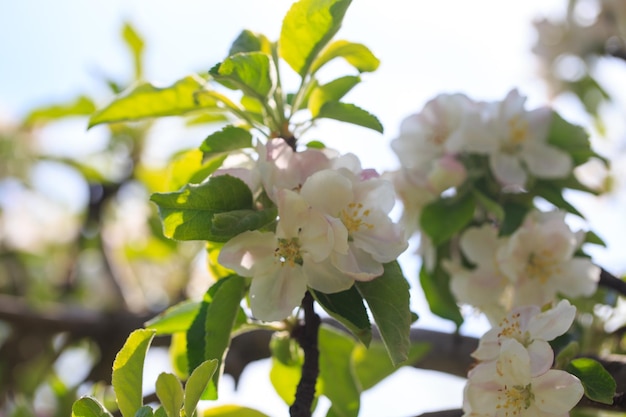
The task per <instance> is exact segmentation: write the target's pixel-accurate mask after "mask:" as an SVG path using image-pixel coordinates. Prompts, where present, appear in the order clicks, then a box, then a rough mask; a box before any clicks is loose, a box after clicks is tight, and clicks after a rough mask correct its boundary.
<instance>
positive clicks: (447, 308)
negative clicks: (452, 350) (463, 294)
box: [420, 263, 463, 327]
mask: <svg viewBox="0 0 626 417" xmlns="http://www.w3.org/2000/svg"><path fill="white" fill-rule="evenodd" d="M420 284H421V286H422V290H423V291H424V296H425V297H426V301H428V306H429V308H430V311H432V312H433V313H434V314H436V315H438V316H439V317H443V318H444V319H448V320H452V321H453V322H454V323H455V324H456V326H457V327H459V326H461V324H463V316H462V315H461V313H460V312H459V307H458V305H457V304H456V299H455V298H454V296H453V295H452V293H451V292H450V276H449V275H448V274H447V273H446V272H445V271H444V270H443V268H442V267H441V265H440V264H439V263H437V266H436V267H435V269H434V271H432V272H430V271H428V270H427V268H426V267H425V266H424V265H422V268H421V269H420Z"/></svg>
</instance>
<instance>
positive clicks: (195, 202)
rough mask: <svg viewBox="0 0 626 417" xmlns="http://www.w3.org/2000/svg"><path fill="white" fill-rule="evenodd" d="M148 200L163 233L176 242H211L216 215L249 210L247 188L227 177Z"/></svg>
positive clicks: (213, 178)
mask: <svg viewBox="0 0 626 417" xmlns="http://www.w3.org/2000/svg"><path fill="white" fill-rule="evenodd" d="M150 199H151V200H152V201H153V202H155V203H156V204H157V205H158V207H159V215H160V216H161V220H162V221H163V233H164V234H165V236H167V237H169V238H171V239H177V240H214V236H213V235H212V234H211V227H212V226H211V224H212V221H213V216H214V215H215V214H216V213H224V212H228V211H233V210H242V209H252V192H251V191H250V188H248V186H247V185H246V184H245V183H244V182H243V181H241V180H240V179H238V178H235V177H232V176H230V175H219V176H217V177H211V178H209V180H208V181H207V182H204V183H202V184H199V185H195V184H189V185H187V186H185V187H184V188H183V189H182V190H181V191H177V192H173V193H155V194H153V195H152V197H151V198H150Z"/></svg>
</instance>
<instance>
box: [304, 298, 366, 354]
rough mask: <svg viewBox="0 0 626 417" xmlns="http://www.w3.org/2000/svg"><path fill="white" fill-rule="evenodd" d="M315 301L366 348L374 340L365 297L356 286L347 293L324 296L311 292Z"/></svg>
mask: <svg viewBox="0 0 626 417" xmlns="http://www.w3.org/2000/svg"><path fill="white" fill-rule="evenodd" d="M311 294H312V295H313V297H314V298H315V300H316V301H317V302H318V303H319V304H320V305H321V306H322V308H324V310H325V311H326V312H327V313H328V314H329V315H330V316H331V317H333V318H334V319H335V320H337V321H339V322H340V323H341V324H343V325H344V326H346V328H347V329H348V330H350V331H351V332H352V333H353V334H354V335H355V336H356V337H357V338H358V339H359V340H360V341H361V342H362V343H363V344H364V345H365V346H368V345H369V343H370V341H371V340H372V326H371V324H370V320H369V316H368V315H367V310H366V309H365V305H364V304H363V296H362V295H361V293H359V291H358V290H357V288H356V287H355V286H352V287H351V288H350V289H348V290H346V291H341V292H338V293H333V294H324V293H322V292H319V291H315V290H311Z"/></svg>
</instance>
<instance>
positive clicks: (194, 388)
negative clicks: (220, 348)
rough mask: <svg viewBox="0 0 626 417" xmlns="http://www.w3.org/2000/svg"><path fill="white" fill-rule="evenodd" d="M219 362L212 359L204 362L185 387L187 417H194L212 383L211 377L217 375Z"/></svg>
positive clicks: (194, 371)
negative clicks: (203, 394) (199, 403)
mask: <svg viewBox="0 0 626 417" xmlns="http://www.w3.org/2000/svg"><path fill="white" fill-rule="evenodd" d="M218 365H219V361H218V360H217V359H211V360H207V361H204V362H202V363H201V364H200V365H199V366H198V367H197V368H196V369H194V370H193V372H192V373H191V375H190V376H189V379H188V380H187V384H186V385H185V416H186V417H192V416H193V413H194V412H195V410H196V407H197V406H198V401H200V398H201V397H202V393H203V392H204V391H205V390H206V388H207V386H208V385H209V383H210V382H211V377H213V375H214V374H215V371H216V370H217V367H218Z"/></svg>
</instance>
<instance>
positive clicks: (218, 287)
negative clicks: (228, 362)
mask: <svg viewBox="0 0 626 417" xmlns="http://www.w3.org/2000/svg"><path fill="white" fill-rule="evenodd" d="M246 288H247V284H246V280H245V279H244V278H243V277H240V276H238V275H230V276H228V277H226V278H223V279H221V280H219V281H218V282H217V283H215V284H213V286H212V287H211V288H209V291H208V292H207V295H206V296H205V299H204V300H203V302H202V305H201V307H200V311H199V312H198V316H196V319H195V320H194V322H193V323H192V325H191V327H190V328H189V331H188V332H187V354H188V361H189V369H190V371H191V370H193V369H196V368H197V367H198V366H200V364H201V363H202V362H204V361H205V360H209V359H217V360H218V363H219V364H220V366H218V369H220V368H221V363H222V361H223V359H224V356H225V354H226V350H227V348H228V345H229V343H230V335H231V331H232V330H233V327H234V325H235V322H236V320H237V317H238V313H239V310H240V306H239V304H240V303H241V299H242V298H243V296H244V294H245V291H246ZM219 378H220V372H216V373H215V374H214V375H213V378H212V380H211V383H210V384H209V386H208V388H207V390H206V391H205V393H204V395H203V396H202V398H203V399H216V398H217V386H218V382H219Z"/></svg>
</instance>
